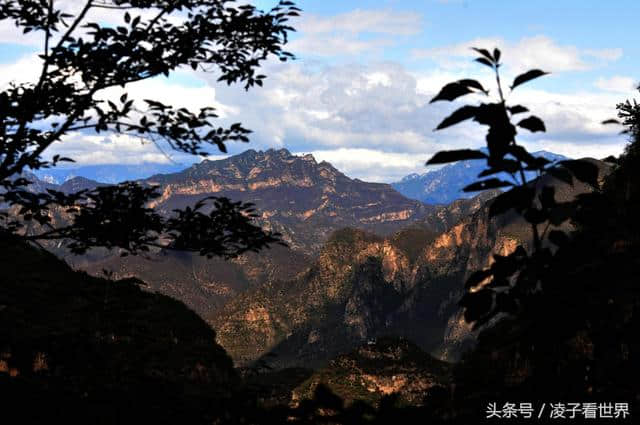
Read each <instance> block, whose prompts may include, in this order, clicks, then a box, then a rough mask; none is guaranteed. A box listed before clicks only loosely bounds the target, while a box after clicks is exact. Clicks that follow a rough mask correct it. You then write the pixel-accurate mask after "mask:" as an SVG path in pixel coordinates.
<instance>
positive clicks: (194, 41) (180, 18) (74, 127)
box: [0, 0, 299, 257]
mask: <svg viewBox="0 0 640 425" xmlns="http://www.w3.org/2000/svg"><path fill="white" fill-rule="evenodd" d="M70 3H71V2H62V1H54V0H20V1H3V2H2V3H1V4H0V20H9V21H13V23H14V24H15V25H16V27H17V28H18V29H19V30H22V32H24V33H31V32H33V33H38V34H40V35H41V36H42V40H43V50H42V54H41V55H40V58H41V61H42V69H41V73H40V77H39V79H38V80H37V81H34V82H31V83H24V84H17V83H15V84H11V85H10V86H9V87H7V88H5V89H3V91H2V92H1V93H0V186H1V188H2V189H3V190H2V193H0V205H4V206H7V205H8V206H13V207H14V210H15V211H17V216H16V215H14V214H10V213H9V212H7V211H4V212H2V213H1V214H2V215H0V232H2V233H5V234H13V235H21V236H23V237H24V238H25V239H28V240H43V239H65V240H67V241H68V242H69V247H70V248H71V250H72V251H73V252H75V253H83V252H85V251H86V250H87V249H89V248H90V247H106V248H119V249H120V250H121V252H122V253H123V254H127V253H132V254H136V253H138V252H140V251H146V250H148V249H149V248H150V247H153V246H159V247H162V248H166V249H180V250H188V251H194V252H199V253H200V254H201V255H207V256H223V257H234V256H237V255H239V254H241V253H243V252H246V251H248V250H252V251H257V250H260V249H261V248H264V247H266V246H268V245H269V244H272V243H275V242H277V241H278V239H277V235H274V234H271V233H269V232H264V231H263V230H262V229H260V228H259V227H257V226H255V225H254V224H252V218H253V217H254V214H253V209H252V205H250V204H246V203H240V202H231V201H230V200H228V199H225V198H208V199H205V200H203V201H202V202H200V203H198V204H197V205H195V206H194V207H193V208H187V209H186V210H183V211H176V214H175V216H174V217H171V218H167V217H162V216H160V215H158V214H156V213H155V212H154V211H153V210H152V209H150V208H147V207H146V206H147V205H148V203H149V202H150V201H151V200H153V199H154V198H156V197H157V196H158V194H157V192H156V191H155V190H154V189H153V188H149V187H142V186H140V185H139V184H137V183H132V182H126V183H123V184H119V185H114V186H108V187H101V188H98V189H95V190H91V191H82V192H79V193H76V194H73V195H67V194H64V193H61V192H56V191H52V190H49V191H47V193H38V194H34V193H31V192H29V191H28V190H27V189H26V186H27V185H28V184H29V174H27V172H28V171H29V170H37V169H40V168H46V167H54V166H56V165H57V164H58V163H59V162H63V161H72V159H71V158H63V157H60V156H59V155H54V156H52V157H51V156H49V159H47V158H48V157H47V156H46V151H47V150H48V149H50V148H51V146H52V145H53V144H54V143H56V142H62V143H64V140H65V138H66V137H69V135H71V134H78V133H80V134H86V133H90V132H91V133H97V134H104V133H111V134H114V133H115V134H123V135H131V136H136V137H142V138H145V139H147V140H150V141H152V142H153V143H155V144H156V145H157V146H158V147H159V148H162V147H169V148H171V149H174V150H177V151H180V152H185V153H189V154H194V155H206V154H207V148H208V146H214V147H216V148H217V149H219V150H220V151H222V152H226V144H227V143H228V142H233V141H241V142H246V141H248V138H247V135H248V134H249V133H250V131H249V130H247V129H245V128H243V127H242V126H241V125H240V124H239V123H236V124H233V125H231V126H230V127H228V128H224V127H218V126H216V125H215V123H214V119H215V118H216V117H217V115H216V113H215V110H214V109H213V108H203V109H201V110H200V111H189V110H187V109H185V108H179V109H177V108H174V107H172V106H170V105H164V104H162V103H160V102H158V101H155V100H153V99H130V98H129V97H128V95H127V93H126V91H125V90H126V89H127V87H128V86H129V85H130V84H134V83H136V82H138V81H141V80H145V79H148V78H153V77H156V76H162V75H165V76H168V75H170V73H172V72H173V71H175V70H176V69H178V68H180V67H185V66H186V67H191V68H193V69H194V70H205V71H212V72H216V73H217V74H218V75H219V78H218V80H219V81H223V82H226V83H227V84H232V83H241V84H244V87H245V89H249V88H251V87H253V86H254V85H258V86H261V85H262V83H263V80H264V78H265V76H264V75H261V74H257V72H256V71H257V69H258V68H259V67H260V65H261V64H262V63H263V62H264V61H265V60H266V59H267V58H268V57H270V56H275V57H277V58H279V59H280V60H282V61H286V60H288V59H290V58H291V57H292V55H291V54H290V53H288V52H286V51H284V50H283V46H284V44H285V43H286V42H287V34H288V32H289V31H292V30H293V28H291V27H290V26H288V25H287V21H288V18H290V17H291V16H296V15H297V13H298V11H299V9H297V8H296V7H295V5H294V3H293V2H290V1H284V0H283V1H281V2H280V3H279V4H278V5H277V6H276V7H275V8H273V9H272V10H271V11H269V12H267V13H265V12H262V11H259V10H257V9H256V8H255V7H254V6H251V5H244V6H239V5H238V4H237V3H235V2H231V1H226V0H199V1H196V0H176V1H162V0H160V1H158V0H155V1H154V0H145V1H124V0H88V1H84V2H73V6H72V7H75V9H74V10H73V11H71V12H70V11H66V10H63V9H62V6H64V5H66V7H69V5H70ZM105 10H109V11H113V10H116V11H121V15H120V16H121V20H122V21H121V23H120V24H118V25H117V26H109V25H107V24H104V23H102V22H100V20H99V19H97V18H96V19H92V16H93V14H94V13H95V12H103V11H105ZM116 88H121V90H122V94H121V96H120V97H119V99H111V98H109V97H108V96H109V93H113V90H114V89H116ZM109 89H111V90H109ZM58 207H61V208H63V209H65V210H66V212H67V213H69V214H71V216H72V218H73V219H72V220H71V223H69V224H68V225H65V226H63V227H55V226H54V225H53V224H52V220H51V215H52V214H51V212H52V210H53V209H54V208H58ZM29 223H37V224H39V226H38V228H40V229H42V231H41V232H36V233H35V234H26V232H25V227H26V226H27V225H28V224H29Z"/></svg>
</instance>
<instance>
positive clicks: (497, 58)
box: [493, 48, 500, 63]
mask: <svg viewBox="0 0 640 425" xmlns="http://www.w3.org/2000/svg"><path fill="white" fill-rule="evenodd" d="M493 58H494V59H495V61H496V63H498V62H500V49H497V48H496V49H493Z"/></svg>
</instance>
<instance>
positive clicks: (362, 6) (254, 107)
mask: <svg viewBox="0 0 640 425" xmlns="http://www.w3.org/2000/svg"><path fill="white" fill-rule="evenodd" d="M61 2H66V3H68V4H69V5H70V6H69V7H70V8H71V10H73V5H74V2H72V1H69V0H61ZM254 3H255V4H256V5H257V6H258V7H260V8H265V9H266V8H269V7H271V6H272V5H273V4H275V2H274V1H262V0H260V1H255V2H254ZM297 4H298V6H299V7H301V8H302V9H303V13H302V16H301V17H300V18H299V19H296V20H295V21H293V22H292V24H293V26H294V27H296V28H297V30H298V31H297V32H296V33H295V34H293V35H292V37H291V43H290V45H289V50H291V51H292V52H293V53H295V54H296V56H297V58H298V59H297V60H296V61H293V62H290V63H285V64H282V63H279V62H277V61H272V62H269V63H268V64H266V65H265V67H264V73H265V74H267V76H268V77H269V78H268V80H267V82H266V84H265V87H263V88H256V89H253V90H251V91H250V92H249V93H247V92H245V91H244V90H243V89H242V88H241V87H226V86H221V85H219V84H217V83H216V81H215V80H216V76H215V75H212V74H205V73H193V72H191V71H189V70H181V71H179V72H177V73H176V74H174V75H172V76H171V77H170V78H169V79H166V78H159V79H156V80H154V81H147V82H143V83H140V84H138V85H137V86H136V87H131V88H130V89H129V92H130V93H131V94H134V95H138V96H140V97H149V96H148V95H149V94H153V95H156V96H160V97H161V99H159V100H163V101H166V102H171V103H174V104H177V105H180V106H186V107H191V108H196V107H200V106H204V105H209V104H210V105H213V106H216V107H217V108H218V109H219V111H220V113H221V114H220V115H221V122H236V121H241V122H243V124H245V126H247V127H249V128H251V129H252V130H254V133H253V135H252V141H251V144H250V145H244V144H241V145H237V146H235V145H234V146H231V149H230V152H231V153H238V152H241V151H242V150H244V149H247V148H254V149H267V148H281V147H285V148H287V149H289V150H290V151H292V152H294V153H308V152H311V153H313V154H314V155H315V156H316V158H317V159H318V160H328V161H330V162H332V163H333V164H334V165H335V166H336V167H338V168H339V169H341V170H343V171H344V172H345V173H346V174H348V175H350V176H352V177H358V178H361V179H363V180H370V181H384V182H390V181H395V180H399V179H400V178H401V177H402V176H404V175H406V174H409V173H413V172H418V173H421V172H424V171H426V170H425V168H424V165H423V164H424V161H425V160H426V159H428V158H429V156H430V155H432V154H433V153H435V152H436V151H438V150H441V149H451V148H461V147H469V146H479V145H481V144H482V142H483V129H482V128H480V127H477V126H473V125H463V126H460V127H458V128H453V129H449V130H446V131H443V132H435V133H434V132H433V128H435V127H436V126H437V124H438V122H439V121H440V120H441V119H442V118H444V117H445V116H446V115H447V114H448V113H450V112H451V111H452V110H453V108H455V107H456V106H457V105H455V104H454V105H449V104H441V103H436V104H429V103H428V102H429V100H430V99H431V98H432V97H433V95H434V94H435V93H436V92H437V91H438V89H439V88H440V87H441V86H442V85H443V84H445V83H447V82H450V81H454V80H456V79H460V78H467V77H470V78H476V79H479V80H480V81H481V82H482V83H483V84H485V86H488V87H492V83H493V79H492V76H491V75H490V74H489V73H488V72H487V71H488V69H484V68H483V67H482V66H481V65H478V64H475V63H473V58H474V55H473V52H472V51H471V50H470V47H471V46H477V47H485V48H493V47H498V48H500V49H501V50H502V51H503V61H504V68H503V72H504V79H505V80H506V81H511V79H512V78H513V77H514V76H515V75H517V74H518V73H520V72H523V71H525V70H527V69H529V68H542V69H544V70H546V71H550V72H552V74H551V75H549V76H546V77H544V78H541V79H538V80H535V81H533V82H531V83H529V84H527V86H526V87H524V86H523V87H522V88H518V89H517V90H516V92H514V93H513V95H512V97H511V99H512V100H513V102H518V103H524V104H526V105H527V106H529V108H530V109H531V110H532V112H533V113H535V114H536V115H539V116H540V117H542V118H543V119H544V120H545V122H546V123H547V128H548V132H547V133H545V134H542V135H541V134H536V135H529V134H522V135H521V136H522V137H521V138H520V140H521V141H522V143H523V144H525V145H526V146H527V147H528V148H530V149H532V150H539V149H545V150H549V151H554V152H557V153H561V154H564V155H567V156H571V157H582V156H594V157H604V156H607V155H609V154H619V153H620V152H621V151H622V149H623V147H624V144H625V140H624V138H622V137H620V136H618V135H617V134H616V129H615V128H612V127H604V126H602V125H600V121H602V120H603V119H606V118H609V117H612V116H614V115H615V112H616V111H615V104H616V103H617V102H621V101H623V100H625V99H628V98H632V97H634V96H635V95H636V94H638V93H637V91H635V89H634V87H635V86H637V82H638V81H639V80H640V75H639V72H638V70H639V69H640V66H639V65H640V47H639V45H638V43H636V42H635V39H636V38H637V37H635V36H634V28H635V27H636V24H637V17H638V16H640V2H638V1H637V0H636V1H632V0H618V1H616V2H605V1H593V0H583V1H574V0H562V1H558V0H556V1H547V0H536V1H529V2H524V1H515V0H514V1H509V2H506V1H500V0H425V1H407V0H403V1H399V0H382V1H326V0H325V1H299V2H297ZM100 19H103V20H106V21H109V20H115V21H117V20H118V19H119V17H117V16H115V15H113V14H112V15H109V16H101V17H100ZM39 45H40V41H39V40H36V39H33V38H31V37H24V36H19V35H16V34H15V33H12V31H11V29H10V28H7V27H6V26H0V67H2V68H3V69H1V70H0V84H6V83H7V82H8V80H10V79H11V78H13V77H12V76H18V75H19V76H20V77H21V78H27V76H29V75H30V74H33V72H34V71H35V70H37V69H38V64H37V58H36V57H35V55H36V54H37V49H38V46H39ZM111 95H114V96H115V95H117V94H115V93H113V94H112V93H107V94H106V95H105V96H111ZM465 101H470V102H477V101H479V99H474V98H468V99H465ZM56 151H57V152H61V153H64V154H66V155H72V156H74V157H75V158H76V159H77V160H78V161H79V162H80V163H84V164H91V163H114V162H116V163H132V162H133V163H135V162H136V161H145V162H164V161H167V158H166V157H165V156H164V155H163V154H160V153H159V152H157V150H155V148H154V146H153V145H152V144H150V143H146V144H145V143H143V142H141V141H139V140H130V139H127V138H126V137H105V136H99V137H98V136H95V135H86V134H76V135H72V137H69V138H68V140H65V141H64V142H63V143H61V144H59V145H58V146H57V147H56ZM212 154H218V153H217V152H213V151H212ZM173 159H174V160H176V161H179V162H183V163H189V162H192V161H197V160H199V159H198V158H189V157H185V156H180V155H174V156H173Z"/></svg>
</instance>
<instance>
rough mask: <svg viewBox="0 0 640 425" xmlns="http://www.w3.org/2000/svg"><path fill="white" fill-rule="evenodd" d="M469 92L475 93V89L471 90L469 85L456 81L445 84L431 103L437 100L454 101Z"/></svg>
mask: <svg viewBox="0 0 640 425" xmlns="http://www.w3.org/2000/svg"><path fill="white" fill-rule="evenodd" d="M469 93H473V90H471V89H470V88H469V86H465V85H464V84H460V83H459V82H457V81H456V82H455V83H449V84H447V85H446V86H444V87H443V88H442V90H440V93H438V94H437V95H436V97H434V98H433V99H431V101H430V102H429V103H433V102H437V101H438V100H448V101H452V100H455V99H457V98H459V97H460V96H464V95H466V94H469Z"/></svg>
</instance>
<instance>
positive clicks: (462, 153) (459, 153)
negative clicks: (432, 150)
mask: <svg viewBox="0 0 640 425" xmlns="http://www.w3.org/2000/svg"><path fill="white" fill-rule="evenodd" d="M487 158H488V156H487V155H486V154H485V153H484V152H482V151H477V150H472V149H459V150H455V151H442V152H438V153H436V154H435V155H434V156H433V157H432V158H431V159H430V160H429V161H427V164H426V165H433V164H446V163H448V162H457V161H466V160H469V159H487Z"/></svg>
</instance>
